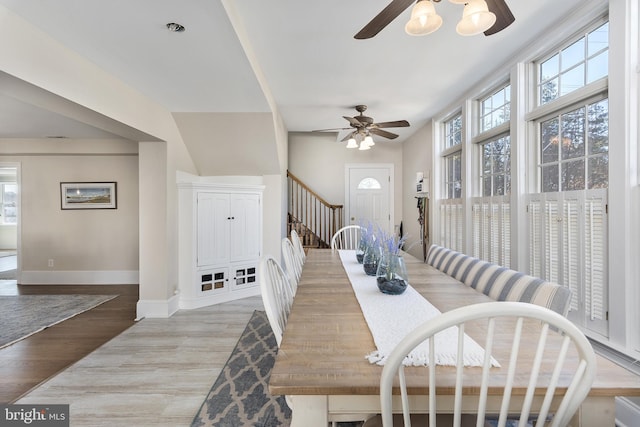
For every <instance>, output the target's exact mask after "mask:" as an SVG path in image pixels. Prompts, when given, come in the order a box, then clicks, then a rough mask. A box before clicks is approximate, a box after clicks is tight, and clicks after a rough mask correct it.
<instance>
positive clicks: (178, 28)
mask: <svg viewBox="0 0 640 427" xmlns="http://www.w3.org/2000/svg"><path fill="white" fill-rule="evenodd" d="M167 29H168V30H169V31H171V32H172V33H182V32H183V31H184V30H185V28H184V26H182V25H180V24H176V23H175V22H169V23H168V24H167Z"/></svg>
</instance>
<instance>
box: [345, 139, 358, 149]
mask: <svg viewBox="0 0 640 427" xmlns="http://www.w3.org/2000/svg"><path fill="white" fill-rule="evenodd" d="M347 148H358V143H357V142H356V139H355V138H354V137H351V138H349V140H348V141H347Z"/></svg>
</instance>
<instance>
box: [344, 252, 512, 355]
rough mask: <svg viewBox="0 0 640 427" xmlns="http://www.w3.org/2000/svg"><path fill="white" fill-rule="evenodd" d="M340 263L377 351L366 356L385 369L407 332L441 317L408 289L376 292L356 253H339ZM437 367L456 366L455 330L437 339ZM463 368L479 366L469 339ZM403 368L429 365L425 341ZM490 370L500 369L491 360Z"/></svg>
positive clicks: (479, 349) (476, 347) (477, 348)
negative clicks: (392, 353) (393, 293)
mask: <svg viewBox="0 0 640 427" xmlns="http://www.w3.org/2000/svg"><path fill="white" fill-rule="evenodd" d="M339 253H340V259H341V260H342V264H343V266H344V269H345V271H346V272H347V276H348V277H349V280H350V281H351V285H352V286H353V290H354V291H355V294H356V298H357V299H358V303H359V304H360V308H361V309H362V313H363V314H364V318H365V320H366V322H367V324H368V325H369V329H370V330H371V335H372V336H373V340H374V342H375V344H376V347H377V349H376V350H375V351H373V352H371V353H370V354H368V355H367V356H366V358H367V359H368V360H369V362H371V363H376V364H378V365H384V363H385V361H386V359H387V357H388V355H389V354H390V353H391V351H392V350H393V349H394V348H395V347H396V345H397V344H398V343H399V342H400V341H401V340H402V339H403V338H404V337H405V336H407V334H408V333H409V332H411V331H412V330H413V329H415V328H416V327H417V326H418V325H421V324H422V323H424V322H426V321H427V320H429V319H431V318H433V317H435V316H437V315H439V314H440V310H438V309H437V308H436V307H434V306H433V305H432V304H431V303H430V302H429V301H427V300H426V299H425V298H424V297H423V296H422V295H420V294H419V293H418V291H416V290H415V289H414V288H413V287H412V286H411V285H409V286H407V289H406V291H405V292H404V293H402V294H401V295H386V294H383V293H382V292H380V291H379V290H378V285H377V283H376V278H375V276H367V275H366V274H365V272H364V270H363V268H362V264H359V263H358V261H357V260H356V254H355V251H352V250H340V251H339ZM435 339H436V355H435V357H436V361H435V362H436V364H437V365H448V366H455V364H456V359H457V354H458V328H457V327H454V328H449V329H447V330H445V331H443V332H440V333H438V334H437V335H436V337H435ZM464 340H465V341H464V357H463V359H464V365H465V366H482V364H483V361H484V349H483V348H482V347H481V346H480V345H478V343H476V342H475V341H474V340H473V339H472V338H471V337H469V336H467V335H466V334H465V336H464ZM403 364H404V365H407V366H409V365H412V366H427V365H428V364H429V345H428V341H425V342H424V343H422V344H420V345H419V346H418V347H416V348H415V349H414V350H413V351H412V352H411V353H410V354H409V355H408V356H407V358H405V360H404V362H403ZM492 364H493V366H500V365H499V364H498V362H497V361H495V360H494V359H493V358H492Z"/></svg>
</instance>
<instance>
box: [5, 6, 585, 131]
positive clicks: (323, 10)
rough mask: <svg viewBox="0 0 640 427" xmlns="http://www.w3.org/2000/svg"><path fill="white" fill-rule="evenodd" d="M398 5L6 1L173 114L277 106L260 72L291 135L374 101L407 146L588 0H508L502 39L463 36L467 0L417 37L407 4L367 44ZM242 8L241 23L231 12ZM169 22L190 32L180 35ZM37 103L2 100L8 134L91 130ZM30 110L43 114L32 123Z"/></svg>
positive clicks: (339, 122)
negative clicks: (401, 123)
mask: <svg viewBox="0 0 640 427" xmlns="http://www.w3.org/2000/svg"><path fill="white" fill-rule="evenodd" d="M388 2H389V0H322V1H315V2H307V1H291V0H270V1H265V0H189V1H176V0H109V1H105V0H56V1H51V0H0V5H3V6H5V7H6V8H8V9H10V10H11V11H13V12H14V13H16V14H18V15H20V16H21V17H23V18H24V19H25V20H26V21H29V22H31V23H32V24H33V25H35V26H36V27H39V28H40V29H42V30H43V31H44V32H46V33H48V34H49V35H50V36H51V37H52V38H54V39H56V40H58V41H59V42H61V43H62V44H64V45H66V46H67V47H68V48H70V49H72V50H75V51H77V52H78V53H80V54H81V55H83V56H85V57H86V58H87V59H89V60H90V61H92V62H94V63H96V64H97V65H99V66H100V67H101V68H103V69H104V70H106V71H108V72H110V73H111V74H113V75H114V76H116V77H117V78H119V79H120V80H122V81H123V82H125V83H127V84H129V85H130V86H133V87H135V88H137V89H138V90H139V91H140V92H141V93H143V94H145V95H146V96H147V97H149V98H151V99H154V100H156V101H157V102H158V103H160V104H162V105H164V106H165V107H166V108H167V109H168V110H170V111H172V112H268V111H270V107H269V103H268V102H267V99H268V98H267V97H266V96H265V95H264V92H263V90H262V88H261V85H260V83H259V80H258V79H257V78H256V77H255V76H256V74H255V71H256V70H257V71H258V73H261V75H264V79H265V80H264V81H265V82H266V85H267V86H268V91H269V92H270V94H271V95H272V96H273V100H274V101H275V103H276V105H277V108H278V110H279V112H280V113H281V115H282V117H283V119H284V122H285V125H286V126H287V128H288V130H289V131H311V130H314V129H325V128H337V127H343V126H345V125H347V122H346V121H345V120H344V119H343V118H342V116H343V115H348V116H354V115H356V114H357V113H356V111H355V110H354V109H353V107H354V106H355V105H356V104H366V105H368V107H369V109H368V110H367V115H370V116H372V117H373V118H374V119H375V120H376V121H392V120H401V119H406V120H408V121H409V122H410V123H411V127H410V128H406V129H389V130H391V131H393V132H397V133H399V134H400V135H401V138H399V139H398V140H397V141H401V140H403V139H405V138H406V137H407V136H409V135H411V134H412V133H413V132H415V131H416V130H417V129H418V128H419V127H420V126H422V125H423V124H424V123H425V122H426V120H428V119H429V118H431V117H432V116H433V115H434V114H437V113H438V112H440V111H441V110H442V109H443V108H446V107H447V106H448V105H449V104H450V103H451V102H452V101H453V100H455V99H456V98H458V97H460V96H461V95H462V94H464V93H465V92H466V91H467V90H469V88H470V87H472V86H474V85H475V84H476V83H477V82H478V81H479V80H480V79H483V78H485V77H486V76H487V75H488V74H490V73H491V72H493V71H495V70H498V69H499V67H500V65H502V64H504V63H506V62H509V61H510V60H511V58H512V57H513V56H514V55H517V54H518V52H519V50H520V49H521V48H522V47H523V45H526V44H528V43H529V42H530V41H532V40H534V39H535V38H536V37H537V36H539V35H540V34H541V33H543V32H544V31H545V30H546V29H547V28H548V27H549V26H551V25H554V24H557V22H559V20H560V18H561V17H565V15H566V14H567V13H569V12H570V11H571V10H572V9H574V8H576V7H577V6H578V5H580V4H584V3H587V0H562V1H558V0H536V1H528V0H508V4H509V6H510V8H511V10H512V12H513V14H514V15H515V17H516V21H515V23H514V24H512V25H511V26H510V27H508V28H507V29H506V30H504V31H502V32H500V33H498V34H496V35H493V36H490V37H485V36H484V35H479V36H473V37H462V36H459V35H457V34H456V33H455V24H456V22H457V20H458V19H459V17H460V16H461V14H462V6H460V5H456V4H452V3H450V2H448V1H446V0H444V1H442V2H441V3H438V4H436V9H437V10H438V12H439V13H440V15H442V17H443V19H444V24H443V25H442V27H441V28H440V29H439V30H438V31H437V32H436V33H434V34H431V35H428V36H424V37H411V36H408V35H406V34H405V32H404V24H405V22H406V21H407V19H408V16H409V14H410V10H409V9H407V10H406V11H405V12H404V13H403V14H402V15H401V16H400V17H399V18H397V19H396V20H395V21H394V22H392V23H391V24H390V25H389V26H388V27H387V28H385V29H384V30H382V32H380V33H379V34H378V35H377V36H376V37H374V38H372V39H369V40H355V39H354V38H353V35H354V34H355V33H356V32H358V31H359V30H360V29H361V28H362V27H363V26H364V25H365V24H366V23H367V22H368V21H369V20H370V19H371V18H373V17H374V16H375V15H376V14H377V13H378V12H379V11H380V10H382V9H383V8H384V7H385V6H386V5H387V4H388ZM232 10H233V11H235V12H229V13H230V14H231V15H232V16H233V17H234V18H237V20H236V19H233V20H231V19H230V17H229V16H230V15H229V14H228V11H232ZM549 17H557V18H554V19H549ZM168 22H178V23H180V24H182V25H184V26H185V27H186V31H185V32H183V33H171V32H169V31H168V30H167V29H166V27H165V24H166V23H168ZM231 22H234V24H235V25H236V28H235V29H234V26H233V25H232V23H231ZM540 23H544V25H541V24H540ZM240 25H242V27H243V29H240V28H239V26H240ZM236 30H238V31H239V33H240V34H243V31H245V32H246V36H247V39H246V40H245V41H247V42H248V45H247V44H244V45H243V44H241V43H240V40H239V38H238V35H237V34H236ZM247 47H249V48H250V49H252V52H253V55H255V59H256V61H254V62H253V63H251V62H250V61H249V59H247V55H246V54H245V51H244V50H243V48H247ZM249 57H253V56H252V55H250V56H249ZM0 71H1V70H0ZM504 77H506V76H504ZM14 101H16V102H14ZM13 104H15V105H13ZM25 109H28V105H25V104H24V103H21V102H20V101H18V100H16V99H13V98H10V97H9V98H7V97H3V96H0V114H1V115H2V117H0V124H2V126H0V137H27V136H40V137H41V136H42V135H43V134H45V135H61V134H65V133H66V134H67V136H68V135H69V132H71V131H73V132H71V133H74V132H75V134H78V135H80V134H82V133H83V132H89V131H90V129H91V127H90V126H87V127H86V128H83V126H82V124H81V123H69V122H68V119H67V121H66V123H65V122H64V118H61V120H62V121H60V122H56V117H57V116H56V115H55V114H54V113H52V112H47V111H42V110H40V111H38V110H35V111H34V112H33V113H28V111H25ZM28 114H33V116H30V117H31V119H29V120H25V119H24V117H28ZM8 117H11V120H5V119H6V118H8ZM21 117H22V118H23V119H20V118H21ZM34 118H36V119H37V120H35V119H34ZM73 125H76V126H79V128H78V129H76V128H74V127H73ZM31 126H32V127H33V129H32V130H29V127H31ZM61 127H62V129H61ZM43 128H44V129H43ZM30 132H33V133H34V135H30V134H29V133H30ZM98 134H100V132H98ZM82 137H87V136H86V135H82ZM98 137H102V136H98Z"/></svg>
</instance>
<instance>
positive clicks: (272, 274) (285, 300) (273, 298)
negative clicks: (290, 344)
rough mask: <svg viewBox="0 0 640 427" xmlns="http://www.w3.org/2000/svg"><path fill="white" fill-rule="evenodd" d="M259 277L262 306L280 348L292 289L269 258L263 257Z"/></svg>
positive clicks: (289, 310)
mask: <svg viewBox="0 0 640 427" xmlns="http://www.w3.org/2000/svg"><path fill="white" fill-rule="evenodd" d="M260 277H261V280H260V292H261V294H262V304H263V305H264V310H265V312H266V314H267V319H269V325H271V329H272V330H273V334H274V335H275V337H276V342H277V343H278V347H280V342H282V334H283V333H284V329H285V327H286V325H287V318H288V317H289V313H290V312H291V305H292V304H293V289H292V287H291V284H290V283H289V278H288V277H287V275H286V274H285V272H284V270H282V267H280V264H278V261H276V260H275V258H273V257H271V256H265V257H263V258H262V260H261V261H260Z"/></svg>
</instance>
